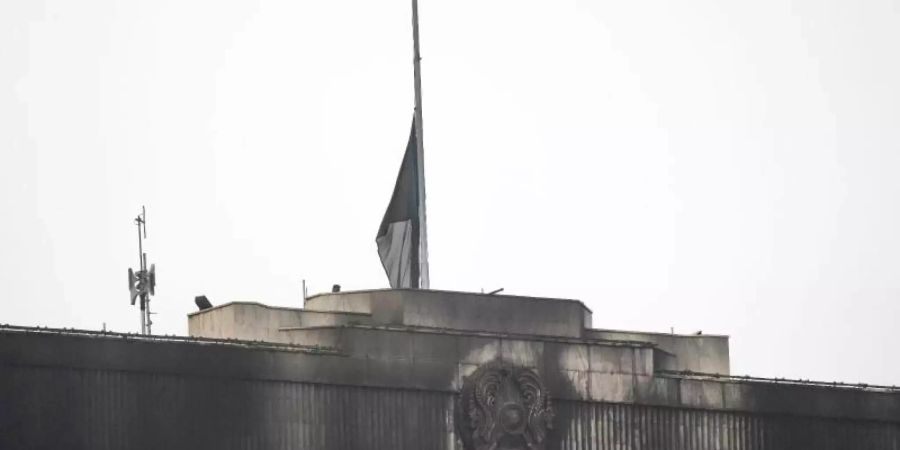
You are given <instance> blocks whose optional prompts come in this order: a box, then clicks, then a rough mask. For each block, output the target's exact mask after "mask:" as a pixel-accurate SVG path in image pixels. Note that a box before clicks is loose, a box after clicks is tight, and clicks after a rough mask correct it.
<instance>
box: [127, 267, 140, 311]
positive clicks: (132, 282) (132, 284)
mask: <svg viewBox="0 0 900 450" xmlns="http://www.w3.org/2000/svg"><path fill="white" fill-rule="evenodd" d="M136 284H137V278H136V277H135V276H134V271H133V270H131V268H130V267H129V268H128V291H129V292H130V293H131V304H132V305H133V304H134V301H135V300H137V297H138V290H137V286H136Z"/></svg>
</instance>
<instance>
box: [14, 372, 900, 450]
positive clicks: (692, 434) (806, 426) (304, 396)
mask: <svg viewBox="0 0 900 450" xmlns="http://www.w3.org/2000/svg"><path fill="white" fill-rule="evenodd" d="M0 402H2V408H0V448H2V449H20V448H71V449H98V450H103V449H115V450H119V449H157V448H172V449H180V448H185V449H207V448H209V449H248V450H251V449H254V450H255V449H286V450H287V449H289V450H294V449H301V450H331V449H348V450H357V449H391V450H404V449H409V450H422V449H436V450H460V444H459V440H458V439H457V438H456V436H455V433H454V416H453V408H454V407H455V395H454V394H452V393H447V392H432V391H415V390H399V389H376V388H366V387H348V386H331V385H320V384H304V383H292V382H278V381H258V380H235V379H222V378H198V377H189V376H176V375H165V374H151V373H137V372H116V371H95V370H81V369H64V368H44V367H19V366H0ZM554 407H555V408H556V409H557V415H556V417H557V419H556V422H555V423H554V428H553V429H552V431H551V433H550V435H549V442H548V444H549V445H548V449H549V450H557V449H560V450H807V449H808V450H848V449H854V450H855V449H866V450H881V449H885V450H900V423H896V422H891V423H887V422H863V421H848V420H837V419H823V418H813V417H797V416H777V415H759V414H749V413H743V412H727V411H706V410H695V409H677V408H665V407H655V406H644V405H633V404H614V403H591V402H575V401H563V400H559V401H556V402H555V404H554ZM10 411H14V413H10Z"/></svg>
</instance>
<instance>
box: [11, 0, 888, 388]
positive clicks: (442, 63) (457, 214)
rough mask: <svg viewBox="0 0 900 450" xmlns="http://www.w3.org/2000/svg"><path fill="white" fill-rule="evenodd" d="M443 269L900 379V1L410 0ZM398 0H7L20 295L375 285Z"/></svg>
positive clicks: (469, 280)
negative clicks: (415, 14) (416, 10)
mask: <svg viewBox="0 0 900 450" xmlns="http://www.w3.org/2000/svg"><path fill="white" fill-rule="evenodd" d="M420 10H421V26H422V30H421V34H422V40H421V43H422V55H423V58H424V59H423V63H422V70H423V98H424V108H423V111H424V117H425V119H424V129H425V132H424V137H425V154H426V177H427V189H428V202H429V203H428V213H429V237H430V244H429V245H430V253H431V278H432V287H433V288H436V289H447V290H466V291H479V290H480V289H482V288H483V289H485V290H487V289H495V288H500V287H504V288H506V292H508V293H512V294H521V295H532V296H550V297H568V298H576V299H580V300H582V301H584V302H585V303H586V304H587V305H588V307H590V308H591V309H592V310H593V312H594V326H595V327H598V328H615V329H638V330H647V331H669V330H670V327H674V329H675V331H676V332H685V333H689V332H694V331H696V330H703V332H704V333H722V334H728V335H730V336H731V349H732V351H731V358H732V368H733V372H734V373H736V374H753V375H760V376H779V377H802V378H809V379H821V380H844V381H853V382H856V381H868V382H875V383H886V384H895V383H898V382H900V358H897V357H896V356H897V354H898V349H900V339H898V326H897V322H898V313H900V302H898V298H900V276H898V275H900V235H898V229H900V210H898V200H900V176H898V173H900V1H896V0H895V1H884V0H881V1H879V0H862V1H858V0H840V1H834V0H806V1H789V0H757V1H722V0H685V1H680V2H671V1H662V0H647V1H637V2H636V1H610V0H579V1H572V0H540V1H532V0H515V1H513V0H477V1H476V0H455V1H452V2H448V1H437V0H421V3H420ZM411 61H412V41H411V27H410V3H409V2H408V1H406V0H378V1H373V0H342V1H308V2H298V1H288V0H236V1H212V0H192V1H183V0H179V1H174V0H155V1H152V2H148V1H136V0H82V1H77V2H73V1H69V0H43V1H41V0H6V1H3V2H0V211H2V216H0V217H2V221H0V322H2V323H14V324H23V325H44V326H54V327H78V328H89V329H99V328H101V327H102V324H103V323H104V322H105V323H106V325H107V327H109V328H111V329H113V330H118V331H137V330H138V329H139V315H138V311H137V310H136V308H135V307H132V306H130V305H129V302H128V293H127V290H126V269H127V268H128V267H135V266H136V265H137V264H138V261H137V255H136V253H137V249H136V246H137V243H136V231H135V227H134V225H133V224H132V219H133V217H134V216H135V215H136V214H137V213H138V212H139V210H140V206H141V205H142V204H145V205H147V208H148V221H149V226H148V233H149V239H148V240H147V245H146V248H147V250H148V252H149V257H150V261H151V262H154V263H156V265H157V268H158V277H159V284H158V289H157V295H156V297H155V298H154V300H153V307H154V308H155V310H156V311H157V312H158V313H159V314H158V315H156V316H155V322H156V323H155V328H154V331H155V332H158V333H169V334H185V333H186V332H187V320H186V317H185V315H186V314H187V313H188V312H190V311H192V310H194V309H195V306H194V304H193V298H194V296H195V295H198V294H206V295H207V296H208V297H209V298H210V299H211V300H212V301H213V303H222V302H226V301H230V300H256V301H261V302H265V303H270V304H274V305H285V306H297V305H300V304H301V297H300V280H301V279H302V278H306V279H307V280H309V284H310V289H311V291H313V292H316V291H325V290H328V289H330V286H331V285H332V284H333V283H340V284H341V285H343V286H344V288H345V289H364V288H383V287H386V286H387V279H386V277H385V276H384V273H383V271H382V268H381V266H380V263H379V260H378V257H377V254H376V249H375V241H374V239H375V234H376V231H377V228H378V224H379V222H380V219H381V215H382V214H383V211H384V208H385V206H386V205H387V202H388V200H389V197H390V194H391V189H392V188H393V183H394V178H395V176H396V173H397V170H398V168H399V164H400V160H401V158H402V153H403V150H404V146H405V144H406V140H407V137H408V133H409V123H410V120H411V118H412V108H413V89H412V64H411Z"/></svg>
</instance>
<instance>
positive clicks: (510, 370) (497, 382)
mask: <svg viewBox="0 0 900 450" xmlns="http://www.w3.org/2000/svg"><path fill="white" fill-rule="evenodd" d="M552 427H553V408H552V407H551V406H550V398H549V397H548V396H547V389H546V388H545V387H544V383H543V381H541V378H540V376H538V374H537V373H536V372H535V371H533V370H531V369H527V368H523V367H516V366H512V365H509V364H505V363H502V362H493V363H489V364H485V365H483V366H481V367H479V368H478V370H476V371H475V373H473V374H472V375H470V376H468V377H466V379H465V381H464V383H463V388H462V395H461V396H460V399H459V402H458V404H457V408H456V429H457V432H458V433H459V435H460V436H461V438H462V441H463V445H464V447H465V449H466V450H513V449H515V450H544V449H545V445H546V440H547V432H548V431H549V430H550V429H551V428H552Z"/></svg>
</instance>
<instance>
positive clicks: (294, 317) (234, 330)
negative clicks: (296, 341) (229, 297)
mask: <svg viewBox="0 0 900 450" xmlns="http://www.w3.org/2000/svg"><path fill="white" fill-rule="evenodd" d="M368 323H371V315H369V314H364V313H353V312H332V311H313V310H304V309H299V308H283V307H275V306H267V305H263V304H260V303H254V302H231V303H226V304H223V305H218V306H216V307H214V308H210V309H207V310H204V311H197V312H194V313H191V314H189V315H188V335H190V336H195V337H207V338H215V339H240V340H246V341H266V342H287V341H286V336H285V335H284V333H282V332H281V331H280V330H281V329H283V328H291V327H318V326H327V325H348V324H368Z"/></svg>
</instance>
